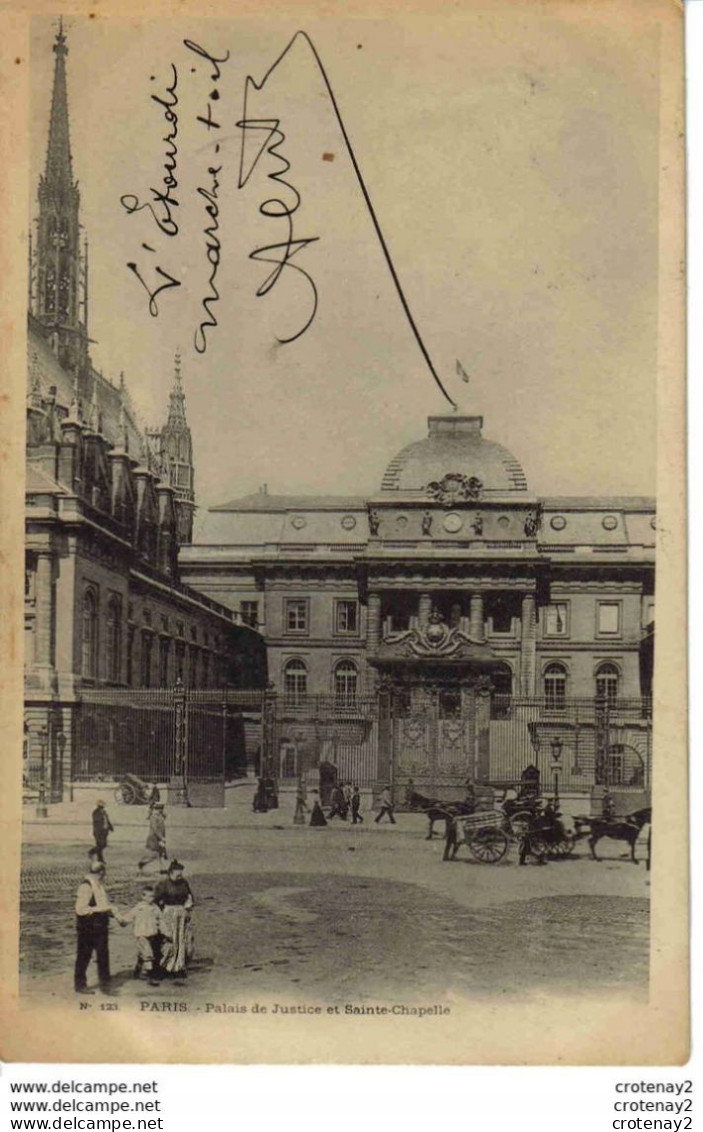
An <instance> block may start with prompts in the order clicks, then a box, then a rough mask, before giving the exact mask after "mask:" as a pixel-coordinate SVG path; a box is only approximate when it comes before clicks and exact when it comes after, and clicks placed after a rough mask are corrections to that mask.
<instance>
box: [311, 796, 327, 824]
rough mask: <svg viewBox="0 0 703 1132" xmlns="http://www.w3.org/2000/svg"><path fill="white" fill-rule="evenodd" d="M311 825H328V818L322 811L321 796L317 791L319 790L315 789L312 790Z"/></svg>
mask: <svg viewBox="0 0 703 1132" xmlns="http://www.w3.org/2000/svg"><path fill="white" fill-rule="evenodd" d="M310 825H317V826H322V825H327V818H326V817H325V815H324V814H323V812H322V806H321V805H320V797H319V795H318V793H317V790H313V792H312V813H311V814H310Z"/></svg>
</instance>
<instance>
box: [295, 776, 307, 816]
mask: <svg viewBox="0 0 703 1132" xmlns="http://www.w3.org/2000/svg"><path fill="white" fill-rule="evenodd" d="M307 812H308V807H307V790H306V789H305V783H304V782H303V780H302V778H299V779H298V788H297V790H296V792H295V813H294V814H293V825H305V815H306V813H307Z"/></svg>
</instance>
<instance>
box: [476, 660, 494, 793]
mask: <svg viewBox="0 0 703 1132" xmlns="http://www.w3.org/2000/svg"><path fill="white" fill-rule="evenodd" d="M492 687H493V685H492V683H491V680H490V677H488V676H479V678H478V680H477V681H476V699H475V704H476V752H475V762H474V766H475V771H474V775H475V778H476V780H477V781H478V782H488V780H489V778H490V777H491V690H492Z"/></svg>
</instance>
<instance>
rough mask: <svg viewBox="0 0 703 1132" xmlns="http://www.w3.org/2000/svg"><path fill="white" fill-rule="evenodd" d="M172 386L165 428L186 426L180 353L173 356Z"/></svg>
mask: <svg viewBox="0 0 703 1132" xmlns="http://www.w3.org/2000/svg"><path fill="white" fill-rule="evenodd" d="M173 365H174V374H173V388H172V390H171V394H170V397H169V406H168V419H167V421H166V427H167V428H187V421H186V395H185V390H184V389H183V378H182V376H181V355H180V353H177V354H176V356H175V358H174V362H173Z"/></svg>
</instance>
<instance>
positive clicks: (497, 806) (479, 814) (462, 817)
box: [409, 793, 575, 864]
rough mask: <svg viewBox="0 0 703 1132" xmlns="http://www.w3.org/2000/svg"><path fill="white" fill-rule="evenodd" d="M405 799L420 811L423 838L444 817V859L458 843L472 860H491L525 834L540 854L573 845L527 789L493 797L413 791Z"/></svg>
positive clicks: (555, 815)
mask: <svg viewBox="0 0 703 1132" xmlns="http://www.w3.org/2000/svg"><path fill="white" fill-rule="evenodd" d="M409 803H410V805H411V808H412V809H415V810H420V811H421V812H422V813H424V814H426V816H427V818H428V821H429V830H428V833H427V840H428V841H431V840H432V838H433V836H434V825H435V822H438V821H444V823H445V852H444V860H445V861H446V860H454V858H455V857H456V854H457V850H458V849H459V847H460V846H461V845H466V846H467V848H468V849H469V850H470V852H471V853H472V855H473V856H474V857H475V858H476V860H478V861H481V862H482V863H483V864H497V863H498V861H501V860H502V859H503V857H505V855H506V853H507V851H508V846H509V844H510V842H511V841H516V842H518V843H521V842H522V841H523V840H524V839H525V838H526V837H529V840H530V845H531V851H532V852H533V853H534V854H535V855H536V856H538V857H540V858H544V857H568V856H570V854H571V852H572V850H573V848H574V844H575V838H574V836H573V835H572V834H571V833H569V832H568V831H567V830H566V828H565V827H564V823H563V822H562V820H561V815H560V813H559V812H558V811H557V810H556V809H555V808H554V806H553V805H552V804H551V803H550V802H546V803H545V804H543V803H542V802H541V801H540V799H539V798H538V797H536V796H535V795H533V794H529V795H523V796H522V797H519V798H516V799H514V800H509V801H504V802H501V803H497V802H496V801H495V799H494V798H493V796H491V797H490V798H488V797H486V798H485V799H481V800H478V801H477V799H476V798H475V797H467V799H466V800H465V801H463V802H442V801H440V800H438V799H432V798H426V797H424V796H423V795H422V794H417V793H413V794H412V796H411V798H410V799H409Z"/></svg>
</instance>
